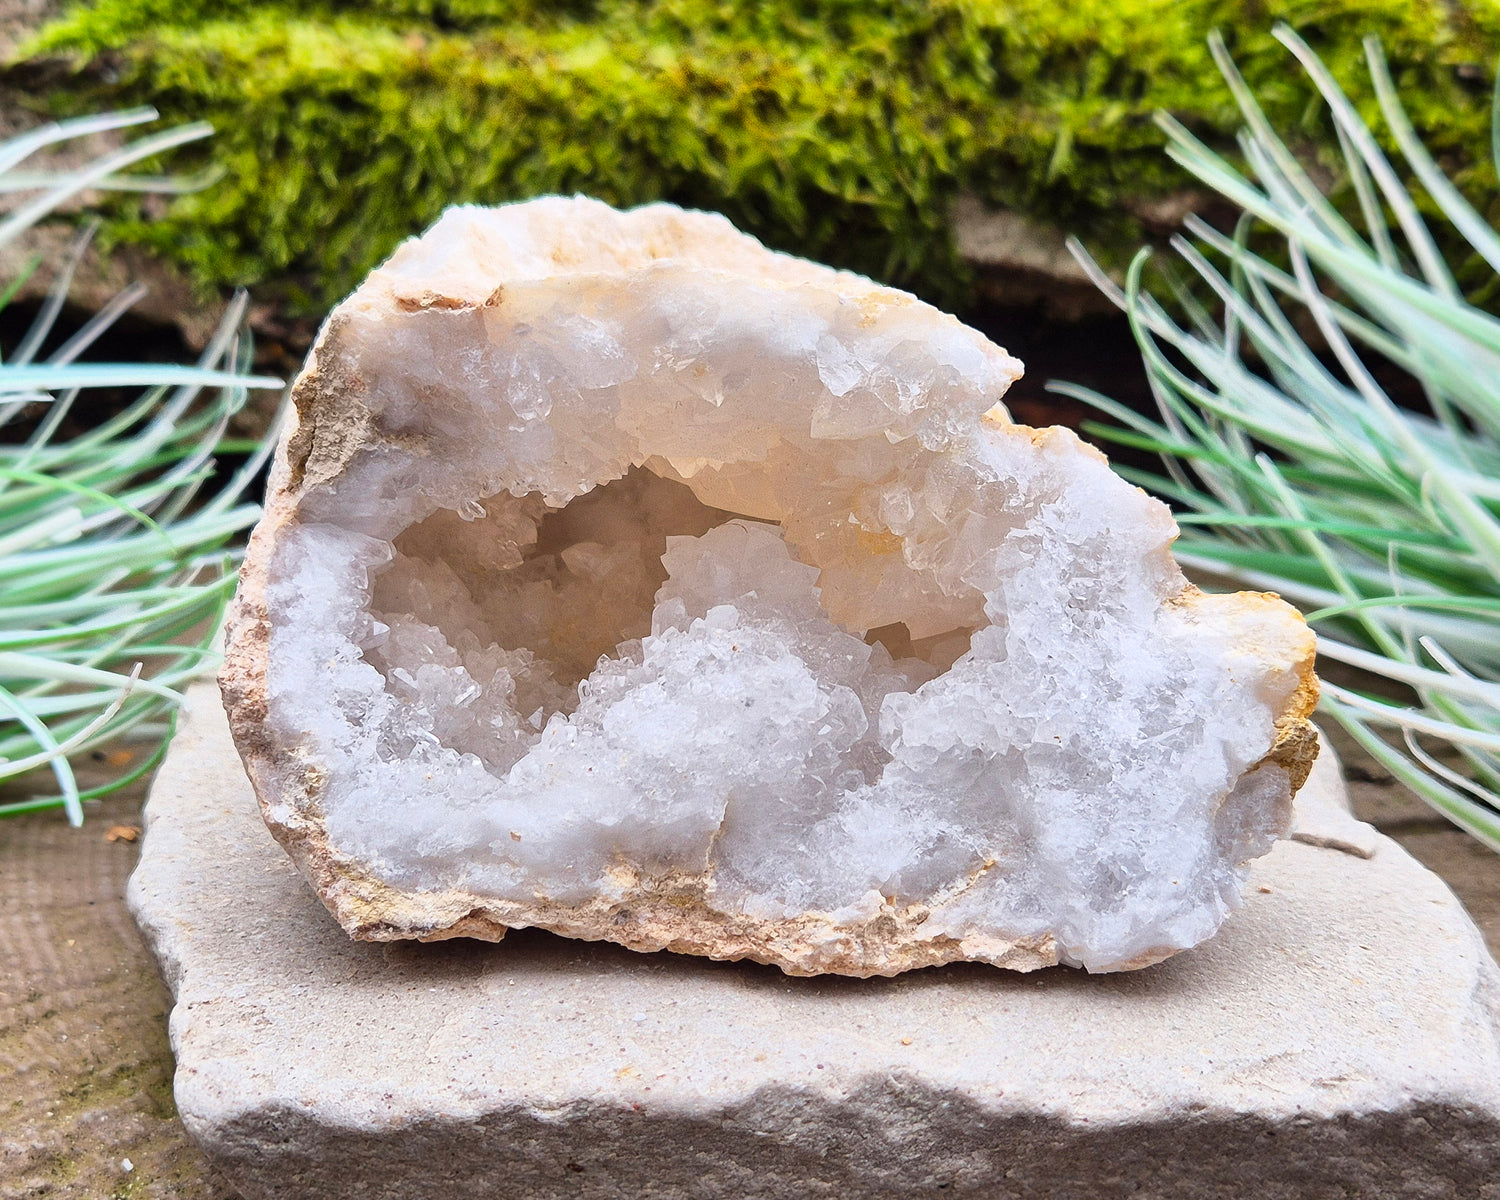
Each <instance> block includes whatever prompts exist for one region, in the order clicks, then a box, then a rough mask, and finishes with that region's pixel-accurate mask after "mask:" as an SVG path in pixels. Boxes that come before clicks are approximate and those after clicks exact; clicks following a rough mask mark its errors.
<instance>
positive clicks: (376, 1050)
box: [129, 689, 1500, 1200]
mask: <svg viewBox="0 0 1500 1200" xmlns="http://www.w3.org/2000/svg"><path fill="white" fill-rule="evenodd" d="M192 704H193V708H192V711H191V715H190V718H189V719H188V720H187V722H186V723H185V725H184V728H183V730H182V732H181V733H180V734H179V735H178V740H177V742H176V743H175V744H174V746H173V748H172V751H171V754H170V756H169V758H168V760H167V762H166V764H165V765H164V766H163V768H162V771H161V773H160V775H159V777H158V779H157V781H156V783H155V785H154V787H153V790H152V794H151V799H150V803H149V805H148V809H147V828H146V836H145V844H144V849H143V853H142V857H141V861H140V865H139V867H138V869H137V871H136V873H135V875H134V876H133V877H132V880H131V884H130V890H129V901H130V904H131V907H132V909H133V911H134V913H135V915H136V917H137V919H138V921H139V922H140V924H141V926H142V929H143V930H144V931H145V934H146V937H147V940H148V942H149V944H150V945H151V946H152V948H153V950H154V951H155V953H156V955H157V957H158V960H159V961H160V963H161V965H162V968H163V971H164V973H165V975H166V977H167V979H168V981H169V983H170V985H171V987H172V989H173V991H174V993H175V1000H176V1005H175V1008H174V1009H173V1013H172V1018H171V1034H172V1041H173V1045H174V1048H175V1050H176V1053H177V1061H178V1071H177V1079H176V1098H177V1105H178V1109H179V1111H180V1113H181V1115H182V1119H183V1121H184V1123H185V1125H186V1127H187V1129H188V1131H189V1132H190V1133H191V1135H192V1136H193V1137H194V1138H195V1139H196V1140H197V1141H198V1142H199V1143H200V1144H201V1145H202V1146H203V1148H204V1149H205V1150H206V1152H207V1153H208V1155H209V1157H210V1158H211V1159H212V1161H213V1162H214V1163H215V1165H216V1166H217V1167H218V1168H220V1169H221V1170H222V1171H223V1172H224V1173H225V1175H226V1177H228V1178H229V1179H231V1180H232V1181H233V1182H234V1183H235V1185H236V1186H237V1187H239V1188H240V1189H241V1190H242V1191H243V1193H244V1195H245V1196H247V1197H250V1198H251V1200H261V1198H269V1197H278V1198H285V1200H312V1198H316V1200H339V1198H341V1197H351V1198H352V1197H360V1198H361V1200H381V1198H387V1197H389V1198H395V1197H402V1198H407V1197H413V1196H443V1197H448V1198H454V1200H461V1198H464V1197H502V1198H506V1200H522V1198H525V1200H540V1198H543V1197H559V1198H561V1197H569V1198H570V1200H592V1198H595V1197H599V1198H606V1197H607V1198H611V1200H613V1198H617V1197H618V1198H624V1197H630V1198H632V1200H633V1198H635V1197H644V1196H650V1197H655V1198H660V1200H666V1198H673V1200H675V1198H677V1197H682V1198H684V1200H686V1198H689V1197H691V1198H694V1200H706V1198H717V1197H725V1198H726V1200H727V1198H730V1197H733V1198H735V1200H741V1198H752V1197H768V1198H769V1197H788V1198H793V1197H795V1198H796V1200H804V1198H805V1197H809V1196H827V1197H839V1198H840V1200H843V1198H846V1197H847V1198H851V1200H861V1198H864V1197H882V1198H884V1197H889V1198H892V1200H894V1198H896V1197H902V1198H905V1197H912V1196H925V1195H933V1196H937V1195H961V1194H974V1195H983V1196H986V1197H992V1198H995V1200H1008V1198H1010V1197H1018V1198H1019V1197H1027V1198H1049V1197H1057V1198H1062V1197H1075V1196H1080V1195H1099V1196H1113V1195H1126V1194H1128V1195H1132V1196H1136V1197H1140V1198H1141V1200H1152V1198H1158V1197H1159V1198H1162V1200H1166V1198H1169V1197H1170V1198H1172V1200H1183V1198H1187V1197H1216V1198H1223V1200H1231V1198H1232V1200H1244V1198H1246V1197H1255V1198H1256V1200H1293V1198H1299V1200H1300V1198H1313V1197H1317V1198H1320V1200H1321V1198H1323V1197H1330V1196H1339V1197H1344V1198H1354V1200H1358V1198H1370V1200H1374V1198H1380V1200H1388V1198H1392V1197H1424V1198H1429V1200H1430V1198H1434V1197H1455V1198H1459V1197H1461V1198H1463V1200H1495V1197H1500V1182H1497V1180H1500V1033H1497V1021H1500V971H1497V968H1496V966H1495V963H1494V962H1493V960H1492V959H1491V958H1490V957H1489V955H1488V953H1487V952H1486V950H1485V947H1484V944H1483V941H1482V940H1481V938H1480V936H1479V934H1478V932H1477V931H1476V929H1475V928H1474V926H1473V924H1472V922H1471V921H1470V920H1469V918H1468V917H1467V916H1466V914H1465V913H1464V911H1463V909H1462V908H1461V906H1460V905H1459V904H1458V903H1457V901H1456V900H1455V899H1454V897H1453V895H1452V894H1451V893H1450V892H1449V891H1448V889H1447V888H1446V887H1445V886H1444V885H1443V884H1442V883H1441V882H1440V881H1439V880H1438V879H1437V878H1436V877H1435V876H1433V875H1431V874H1430V873H1428V872H1427V871H1426V870H1424V869H1423V868H1422V867H1420V866H1419V865H1418V864H1417V863H1415V862H1414V861H1413V860H1412V859H1411V858H1410V857H1409V856H1408V855H1407V854H1406V853H1405V852H1404V851H1403V850H1401V848H1400V847H1399V846H1397V845H1396V844H1395V843H1394V842H1392V841H1390V840H1388V839H1386V838H1384V837H1378V836H1377V837H1375V838H1373V839H1372V840H1371V843H1370V856H1369V857H1368V858H1366V857H1361V856H1360V855H1359V854H1352V853H1348V852H1345V851H1342V850H1337V849H1331V848H1328V846H1326V845H1321V846H1320V845H1311V844H1307V843H1306V842H1303V841H1296V840H1287V841H1283V842H1280V843H1278V844H1277V846H1276V847H1275V848H1274V849H1273V850H1272V851H1271V853H1269V854H1268V855H1266V856H1265V857H1264V858H1262V859H1260V860H1258V861H1257V862H1256V863H1255V864H1253V866H1252V868H1251V877H1250V886H1249V889H1248V902H1247V904H1246V907H1245V909H1244V910H1243V911H1242V912H1240V913H1238V914H1236V915H1235V916H1234V917H1233V918H1232V919H1231V920H1230V921H1229V922H1227V924H1226V925H1225V928H1224V929H1223V931H1222V932H1221V933H1220V935H1219V936H1218V937H1216V938H1214V939H1213V940H1212V941H1210V942H1208V943H1206V944H1205V945H1203V946H1200V947H1198V948H1197V949H1194V950H1192V951H1189V952H1187V953H1185V954H1182V955H1178V956H1176V957H1174V958H1173V959H1171V960H1170V961H1168V962H1166V963H1163V964H1160V965H1158V966H1155V967H1152V968H1149V969H1147V970H1143V971H1139V972H1133V973H1129V974H1118V975H1103V976H1094V975H1088V974H1085V973H1082V972H1077V971H1072V970H1068V969H1063V968H1059V969H1053V970H1048V971H1043V972H1039V973H1037V974H1034V975H1018V974H1015V973H1011V972H1004V971H994V970H992V969H990V968H987V967H983V966H978V965H973V964H952V965H949V966H946V967H942V968H935V969H930V970H924V971H918V972H913V973H909V974H905V975H902V976H899V977H897V978H895V979H877V980H864V981H856V980H848V979H841V978H836V977H820V978H816V979H794V978H788V977H786V976H785V975H783V974H781V973H780V972H778V971H776V970H774V969H771V968H767V967H761V966H757V965H753V964H749V963H733V964H731V963H714V962H709V961H705V960H702V959H696V958H689V957H684V956H677V955H671V954H665V953H663V954H654V955H641V954H632V953H630V952H627V951H624V950H621V949H619V948H617V947H613V946H609V945H606V944H601V943H585V942H580V941H571V940H563V939H558V938H554V937H551V936H549V935H547V934H544V933H541V932H538V931H529V932H525V933H519V934H517V935H514V936H513V937H511V938H509V939H507V940H506V941H505V942H503V943H501V944H499V945H490V944H486V943H482V942H474V941H452V942H446V943H442V944H438V945H423V944H417V943H410V942H407V943H395V944H385V945H372V944H369V943H359V942H353V941H350V940H349V939H347V938H345V937H344V936H343V934H342V933H341V932H340V931H339V930H338V929H337V927H335V926H334V925H333V924H332V923H331V922H329V921H328V919H327V916H326V914H325V913H324V911H323V910H322V908H321V907H320V905H319V904H318V902H317V900H316V898H315V897H314V896H313V895H312V893H311V892H310V890H309V889H308V888H307V887H306V885H305V884H304V883H303V881H302V880H301V879H300V878H299V877H298V875H297V873H296V872H295V870H294V869H293V867H292V864H291V863H290V862H289V861H288V860H287V858H286V856H284V855H283V854H282V853H281V852H280V851H279V850H278V849H277V847H276V845H275V843H274V842H273V841H272V839H271V838H270V836H269V835H268V834H267V832H266V830H265V827H264V826H263V824H262V823H261V821H260V820H259V817H258V814H257V811H256V802H255V798H254V795H253V793H252V790H251V788H250V785H249V783H248V782H247V780H246V778H245V776H244V772H243V770H242V768H241V766H240V764H239V762H238V761H237V759H236V757H235V753H234V749H233V746H232V744H231V741H230V736H229V730H228V727H227V724H226V723H225V721H224V718H223V717H222V715H221V713H220V712H219V709H218V705H217V703H216V701H215V698H214V697H213V695H212V694H211V693H210V692H209V691H208V690H207V689H199V690H198V691H197V692H196V693H195V694H194V696H193V697H192ZM1341 794H1342V786H1341V784H1340V781H1339V778H1338V772H1337V766H1336V763H1335V761H1334V760H1333V758H1332V756H1331V755H1327V756H1324V757H1322V758H1320V760H1319V764H1318V766H1317V768H1316V769H1315V771H1314V774H1313V777H1312V779H1311V781H1310V782H1309V784H1308V785H1307V788H1306V789H1304V792H1303V799H1304V800H1306V799H1308V798H1311V797H1318V798H1321V800H1322V803H1320V804H1319V805H1317V806H1307V805H1305V804H1304V805H1303V806H1302V807H1301V808H1300V810H1299V814H1298V821H1297V829H1298V830H1299V832H1300V833H1303V834H1306V835H1308V836H1309V837H1310V838H1312V839H1314V840H1316V839H1319V838H1321V839H1322V840H1324V841H1333V840H1338V839H1342V838H1346V837H1348V836H1350V834H1351V832H1352V831H1351V830H1350V828H1348V826H1347V825H1346V824H1345V822H1347V821H1348V818H1347V817H1339V818H1338V820H1337V821H1336V827H1335V828H1332V829H1329V828H1325V827H1322V826H1321V825H1320V824H1319V822H1321V821H1322V820H1323V819H1324V818H1325V817H1326V816H1327V815H1328V814H1329V813H1330V812H1335V811H1336V805H1337V800H1338V797H1339V796H1340V795H1341ZM1320 814H1321V815H1320Z"/></svg>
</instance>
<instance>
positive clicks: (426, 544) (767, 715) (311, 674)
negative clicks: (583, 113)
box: [222, 198, 1317, 975]
mask: <svg viewBox="0 0 1500 1200" xmlns="http://www.w3.org/2000/svg"><path fill="white" fill-rule="evenodd" d="M1020 370H1021V365H1020V364H1019V363H1018V362H1016V361H1015V360H1014V359H1012V358H1011V357H1009V356H1008V355H1006V354H1005V353H1004V352H1003V351H1001V350H1000V349H998V348H997V347H995V346H993V345H992V344H991V343H989V342H988V341H986V340H985V339H984V338H983V337H981V336H980V335H979V334H978V333H976V332H974V331H973V330H970V329H968V328H966V327H965V326H963V325H961V324H960V323H959V322H958V321H956V320H955V319H953V318H952V317H949V316H946V315H944V314H942V313H939V312H937V311H936V310H934V309H932V308H930V307H929V306H927V305H924V304H922V303H920V302H918V301H917V300H915V299H914V298H913V297H911V296H909V295H906V294H904V293H901V292H896V291H892V290H890V289H887V288H882V287H878V286H876V285H874V284H872V283H870V282H869V281H868V280H865V279H862V278H859V277H857V276H853V275H849V274H845V273H840V272H835V271H833V270H830V269H828V268H826V267H821V266H817V265H814V264H811V263H807V262H802V261H800V260H796V259H792V258H789V257H786V256H784V255H780V254H775V253H772V252H770V251H767V250H766V249H764V248H763V247H762V246H760V244H759V243H757V242H755V241H754V240H753V239H751V238H748V237H745V236H743V235H741V234H739V233H737V232H736V231H735V230H734V229H733V228H732V227H731V226H730V225H729V224H728V223H727V222H726V221H724V220H723V219H722V218H719V217H714V216H708V215H704V214H700V213H690V212H683V211H680V210H678V209H676V208H673V207H670V206H667V205H654V206H651V207H648V208H643V209H637V210H635V211H633V212H626V213H621V212H616V211H615V210H613V209H610V208H608V207H606V206H604V205H602V204H599V203H597V202H594V201H589V200H584V199H561V198H547V199H543V200H537V201H532V202H530V203H527V204H522V205H514V206H509V207H505V208H498V209H479V208H456V209H452V210H450V211H449V212H448V213H447V214H445V215H444V217H443V218H442V219H441V220H440V221H439V222H438V223H437V224H436V225H435V226H434V227H433V228H432V229H431V230H429V231H428V232H427V233H426V234H425V235H424V236H422V237H421V238H419V239H414V240H412V241H409V242H407V243H406V244H405V245H403V246H402V247H401V248H400V249H399V250H397V252H396V253H395V255H394V256H393V257H392V258H391V259H390V261H388V262H387V263H386V264H385V265H384V266H383V267H381V268H380V269H378V270H377V271H375V272H374V273H373V274H372V275H371V276H370V278H369V279H368V280H367V281H366V282H365V283H364V285H363V286H361V287H360V289H359V290H358V291H357V292H356V293H355V294H354V295H353V296H351V297H350V298H349V299H348V300H346V301H345V302H344V303H343V304H342V305H340V306H339V307H338V309H336V310H335V312H334V313H333V314H332V316H331V317H330V318H329V320H328V322H327V324H326V325H325V326H324V328H323V331H322V333H321V335H320V336H319V338H318V342H317V345H316V346H315V347H314V349H313V352H312V354H311V356H310V358H309V360H308V363H307V365H306V367H305V369H304V370H303V372H302V374H301V375H300V377H299V378H298V380H297V382H296V384H295V386H294V389H293V399H294V401H295V408H296V414H295V419H294V420H293V421H292V423H291V425H290V427H289V428H288V429H287V430H286V432H285V434H284V436H283V439H282V442H281V445H280V447H279V449H278V453H277V457H276V462H275V466H274V470H273V475H272V480H271V487H270V494H269V498H268V504H267V509H266V515H265V518H264V519H263V520H262V522H261V524H260V525H259V527H258V528H257V529H256V531H255V534H254V536H253V538H252V540H251V546H250V551H249V554H248V556H247V558H246V561H245V565H244V569H243V572H242V576H241V582H240V590H239V595H238V597H237V599H236V601H235V604H234V607H233V609H232V613H231V618H230V622H229V632H228V657H227V662H226V666H225V668H224V672H223V675H222V683H223V689H224V696H225V700H226V705H227V707H228V709H229V714H230V718H231V722H232V725H233V729H234V734H235V738H236V741H237V744H238V746H239V749H240V752H241V754H242V755H243V757H244V759H245V762H246V765H247V767H248V769H249V773H250V777H251V779H252V781H253V782H254V785H255V788H256V791H257V794H258V795H259V797H260V802H261V807H262V811H263V813H264V815H265V818H266V822H267V824H268V825H269V827H270V828H271V831H272V832H273V833H274V834H275V836H276V837H277V839H278V840H279V841H280V842H281V844H282V845H283V846H284V847H285V848H286V850H287V851H288V853H290V854H291V856H292V857H293V859H294V860H295V861H296V862H297V863H298V865H299V866H300V868H301V869H302V871H303V873H304V874H305V875H306V876H307V878H308V879H309V880H310V881H311V883H312V884H313V886H314V887H315V888H316V890H317V892H318V894H319V895H320V896H321V897H322V899H323V901H324V903H325V904H326V905H327V906H328V907H329V909H330V910H331V911H332V912H333V914H334V915H335V916H336V917H337V918H338V920H339V921H340V923H341V924H342V925H343V926H344V928H345V929H346V930H348V931H349V933H350V934H351V935H353V936H354V937H357V938H365V939H375V940H387V939H397V938H419V939H423V940H432V939H440V938H448V937H458V936H468V937H480V938H489V939H498V938H499V937H501V936H502V935H503V933H504V931H505V930H506V929H507V928H518V927H523V926H528V925H535V926H540V927H543V928H546V929H551V930H554V931H556V932H558V933H561V934H565V935H568V936H573V937H582V938H603V939H608V940H610V941H615V942H619V943H621V944H623V945H626V946H630V947H633V948H636V949H640V950H657V949H663V948H665V949H670V950H676V951H682V952H687V953H693V954H704V955H709V956H712V957H715V958H729V959H735V958H750V959H754V960H757V961H760V962H767V963H774V964H776V965H778V966H780V967H782V968H783V969H784V970H786V971H788V972H791V973H794V974H815V973H820V972H837V973H841V974H849V975H875V974H880V975H890V974H895V973H897V972H899V971H904V970H907V969H910V968H913V967H921V966H926V965H930V964H935V963H942V962H949V961H953V960H961V959H963V960H978V961H983V962H989V963H995V964H998V965H1001V966H1007V967H1015V968H1019V969H1032V968H1036V967H1041V966H1047V965H1051V964H1054V963H1057V962H1065V963H1071V964H1075V965H1082V966H1086V967H1088V968H1089V969H1091V970H1121V969H1129V968H1134V967H1140V966H1144V965H1147V964H1149V963H1152V962H1156V961H1159V960H1161V959H1163V958H1165V957H1167V956H1169V955H1171V954H1173V953H1175V952H1177V951H1178V950H1181V949H1184V948H1186V947H1189V946H1192V945H1194V944H1196V943H1197V942H1199V941H1201V940H1203V939H1204V938H1206V937H1208V936H1210V935H1211V934H1212V933H1213V932H1214V930H1215V929H1217V928H1218V926H1219V924H1220V923H1221V921H1222V920H1223V919H1224V917H1225V916H1226V915H1227V914H1228V913H1229V912H1230V911H1231V910H1232V909H1233V908H1235V907H1236V906H1237V905H1238V904H1239V902H1240V897H1239V889H1240V884H1241V880H1242V873H1243V872H1242V867H1243V864H1244V863H1245V862H1247V861H1248V860H1249V859H1251V858H1253V857H1255V856H1257V855H1259V854H1262V853H1264V851H1265V850H1266V849H1267V848H1268V847H1269V846H1270V844H1271V842H1272V841H1273V840H1274V839H1275V838H1276V837H1277V836H1278V835H1279V834H1281V833H1283V832H1284V831H1285V829H1286V826H1287V822H1288V820H1289V813H1290V800H1291V796H1292V794H1293V793H1294V792H1295V790H1296V789H1297V788H1298V787H1299V786H1300V785H1301V783H1302V781H1303V779H1304V778H1305V777H1306V774H1307V771H1308V769H1309V767H1310V764H1311V761H1312V758H1313V756H1314V755H1315V754H1316V751H1317V746H1316V740H1315V735H1314V734H1313V732H1312V727H1311V725H1310V724H1309V723H1308V721H1307V719H1306V718H1307V716H1308V714H1309V713H1310V711H1311V709H1312V707H1313V704H1314V702H1315V699H1316V691H1317V684H1316V680H1315V678H1314V676H1313V674H1312V657H1313V643H1312V638H1311V636H1310V634H1309V633H1308V631H1307V629H1306V627H1305V626H1304V625H1303V623H1302V622H1301V619H1300V618H1299V617H1298V616H1297V614H1296V613H1295V612H1294V611H1293V610H1292V609H1290V608H1289V607H1288V606H1287V605H1285V604H1284V603H1282V602H1281V601H1280V600H1279V599H1277V598H1276V597H1274V596H1269V595H1263V594H1258V593H1239V594H1237V595H1230V596H1212V595H1206V594H1204V593H1202V592H1200V591H1199V590H1198V589H1197V588H1195V587H1193V586H1191V585H1190V584H1188V583H1187V582H1186V581H1185V580H1184V579H1183V577H1182V575H1181V573H1180V572H1179V571H1178V569H1177V566H1176V564H1175V563H1174V562H1173V560H1172V557H1171V554H1170V551H1169V546H1170V544H1171V542H1172V540H1173V538H1174V537H1175V536H1176V526H1175V524H1174V522H1173V521H1172V519H1171V516H1170V514H1169V513H1168V511H1167V509H1166V508H1165V507H1164V506H1163V505H1161V504H1160V503H1158V502H1157V501H1155V500H1152V499H1150V498H1149V497H1147V496H1146V495H1145V494H1144V493H1142V492H1141V491H1139V490H1138V489H1136V488H1133V487H1131V486H1129V485H1128V484H1126V483H1124V482H1122V481H1121V480H1120V479H1119V478H1118V477H1116V476H1115V475H1113V474H1112V473H1111V472H1110V470H1109V469H1108V466H1107V464H1106V462H1105V461H1104V459H1103V457H1102V456H1101V455H1100V454H1098V453H1097V452H1096V451H1095V450H1093V449H1091V448H1090V447H1088V446H1086V445H1084V444H1083V443H1081V442H1080V441H1079V440H1078V439H1077V438H1076V437H1074V436H1073V435H1072V434H1071V433H1069V432H1068V431H1066V430H1062V429H1042V430H1036V429H1030V428H1027V427H1024V426H1018V425H1014V424H1012V423H1011V422H1010V420H1009V418H1008V416H1007V415H1006V413H1005V411H1004V409H1003V408H1001V407H1000V405H999V403H998V401H999V399H1000V397H1001V395H1002V394H1003V393H1004V391H1005V389H1006V388H1007V387H1008V386H1009V384H1010V383H1011V382H1012V381H1013V380H1014V379H1015V378H1017V377H1018V376H1019V374H1020Z"/></svg>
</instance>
